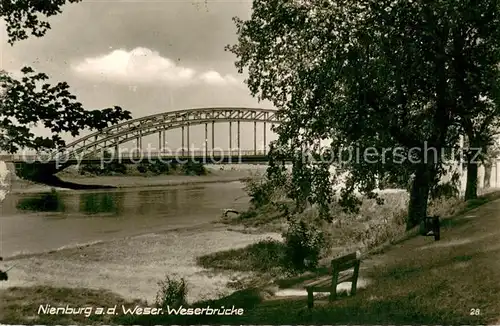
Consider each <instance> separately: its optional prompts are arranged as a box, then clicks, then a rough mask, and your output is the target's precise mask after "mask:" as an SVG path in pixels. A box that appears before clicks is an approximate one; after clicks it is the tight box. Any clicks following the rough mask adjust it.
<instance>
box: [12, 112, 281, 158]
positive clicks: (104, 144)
mask: <svg viewBox="0 0 500 326" xmlns="http://www.w3.org/2000/svg"><path fill="white" fill-rule="evenodd" d="M276 112H277V111H276V110H270V109H262V108H245V107H214V108H195V109H184V110H178V111H172V112H165V113H159V114H154V115H149V116H145V117H141V118H136V119H131V120H128V121H125V122H122V123H119V124H116V125H113V126H110V127H107V128H105V129H103V130H101V131H98V132H94V133H92V134H90V135H87V136H84V137H81V138H79V139H77V140H75V141H73V142H71V143H69V144H67V145H66V146H65V147H64V148H59V149H58V150H56V151H54V152H52V153H51V154H50V158H51V159H50V160H58V159H61V158H62V157H64V161H73V160H77V159H78V158H79V159H80V161H81V160H82V158H88V159H90V158H92V157H93V158H95V157H96V155H97V154H99V153H101V154H102V153H103V151H105V150H107V149H110V148H114V149H115V151H116V152H118V150H119V145H120V144H124V143H128V142H130V141H133V140H136V142H137V148H139V149H142V138H143V137H146V136H148V135H151V134H158V145H159V146H158V149H159V150H160V152H159V153H160V154H158V155H161V153H163V150H164V149H165V145H166V143H167V139H166V131H167V130H172V129H181V132H182V146H181V151H182V154H181V155H182V156H189V157H192V156H196V157H207V156H209V155H214V148H215V124H218V123H229V149H230V151H229V153H221V152H218V154H217V155H219V156H220V155H223V156H232V155H235V154H237V155H238V156H239V157H241V156H254V157H257V156H260V157H261V158H262V159H263V160H264V159H265V156H266V155H267V150H266V148H267V139H266V137H267V135H266V132H267V131H266V124H271V125H275V124H279V123H280V121H279V120H278V118H277V115H276ZM242 122H250V123H252V122H253V149H251V150H245V151H242V150H241V146H240V145H241V129H240V128H241V127H240V125H241V123H242ZM257 123H262V124H264V131H263V138H264V148H263V150H258V149H257ZM233 124H236V128H237V137H236V141H237V145H236V148H237V150H236V152H235V151H234V150H233V149H232V148H233V139H232V130H233V129H232V128H233ZM194 125H205V138H204V141H205V146H204V150H203V151H201V152H200V151H197V152H196V153H195V152H193V151H190V148H186V146H185V145H186V142H187V144H188V146H189V144H190V131H189V128H190V126H194ZM209 125H211V127H210V128H209ZM209 129H210V130H211V149H210V148H209V143H208V142H209ZM149 154H150V155H151V153H149ZM123 158H124V157H121V159H123ZM19 159H21V158H18V157H14V158H13V159H12V161H19ZM22 159H23V160H24V161H26V160H27V158H26V157H22ZM125 159H126V158H125ZM31 160H36V158H35V157H33V158H31ZM50 160H49V161H50ZM44 161H48V160H47V159H45V160H44Z"/></svg>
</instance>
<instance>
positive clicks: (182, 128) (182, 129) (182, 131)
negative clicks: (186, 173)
mask: <svg viewBox="0 0 500 326" xmlns="http://www.w3.org/2000/svg"><path fill="white" fill-rule="evenodd" d="M181 133H182V140H181V142H182V145H181V151H182V156H184V126H182V127H181Z"/></svg>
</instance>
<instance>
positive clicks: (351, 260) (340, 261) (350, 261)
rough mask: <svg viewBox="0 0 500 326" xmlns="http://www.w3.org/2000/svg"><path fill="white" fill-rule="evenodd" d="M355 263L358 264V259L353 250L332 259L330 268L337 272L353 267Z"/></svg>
mask: <svg viewBox="0 0 500 326" xmlns="http://www.w3.org/2000/svg"><path fill="white" fill-rule="evenodd" d="M356 265H359V259H358V258H357V256H356V253H355V252H353V253H352V254H348V255H345V256H342V257H339V258H336V259H333V260H332V270H334V271H335V270H336V271H338V272H341V271H345V270H347V269H350V268H353V267H355V266H356Z"/></svg>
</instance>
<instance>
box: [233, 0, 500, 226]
mask: <svg viewBox="0 0 500 326" xmlns="http://www.w3.org/2000/svg"><path fill="white" fill-rule="evenodd" d="M498 17H499V8H498V4H497V2H496V1H493V0H492V1H482V2H481V3H477V2H473V1H458V0H440V1H433V2H421V1H407V0H338V1H333V0H332V1H328V0H315V1H311V0H302V1H294V0H254V1H253V13H252V16H251V18H250V19H249V20H246V21H243V20H241V19H238V18H235V22H236V26H237V33H238V43H237V44H236V45H233V46H229V47H228V50H230V51H231V52H233V53H235V54H236V55H237V57H238V61H237V62H236V66H237V68H239V71H240V72H243V71H244V70H245V69H246V70H248V74H249V77H248V79H247V84H248V86H249V88H250V90H251V92H252V94H253V95H256V96H258V98H259V99H260V100H262V99H266V100H270V101H271V102H273V104H274V105H275V106H276V107H277V108H278V109H279V110H280V111H279V113H280V116H281V120H282V124H281V125H280V126H278V127H277V129H276V131H277V132H278V134H279V139H278V141H277V142H276V143H275V144H274V146H273V149H272V151H271V155H273V156H274V157H275V159H274V160H273V162H274V163H279V162H280V160H281V158H283V156H293V157H295V158H296V160H295V163H294V167H293V172H292V179H293V182H292V186H291V187H290V192H289V195H290V197H292V198H294V199H295V200H296V202H297V204H298V205H299V206H301V207H303V206H304V203H307V202H309V203H312V204H314V203H316V204H318V205H319V206H320V208H321V210H320V211H321V213H322V215H323V217H325V218H329V215H328V211H329V205H330V203H331V202H332V200H333V196H332V193H331V188H332V183H333V182H335V180H334V178H331V177H329V176H330V173H329V171H328V170H329V169H330V168H331V166H332V165H334V166H337V167H338V166H339V165H340V164H339V163H340V162H339V160H338V159H337V160H335V159H336V158H334V159H333V163H336V164H331V162H332V160H330V162H327V163H321V164H312V163H311V162H308V161H305V162H304V160H303V155H302V154H300V153H298V152H299V151H303V150H304V149H308V150H309V151H311V152H312V155H313V156H318V155H319V154H320V153H321V152H323V151H324V148H323V146H322V142H323V143H324V142H325V141H327V142H329V148H330V152H331V153H333V154H334V155H337V154H338V153H342V156H343V155H347V154H348V153H347V152H346V150H345V148H348V147H349V146H352V147H353V148H357V149H358V150H359V152H360V153H361V157H359V155H358V157H354V159H351V160H349V161H348V162H347V163H346V162H344V163H343V164H341V165H343V166H342V167H343V168H344V169H348V170H349V171H350V172H351V176H350V177H349V178H348V180H347V183H346V186H345V188H344V189H343V191H342V192H341V195H342V196H341V197H340V198H341V200H340V201H341V204H343V205H344V206H345V207H347V208H351V209H355V208H356V205H357V204H359V200H357V199H356V197H355V196H354V195H353V192H354V189H355V186H356V185H357V186H359V187H360V188H361V190H362V192H363V193H365V194H366V195H368V196H370V197H374V196H375V195H374V194H373V190H374V188H375V187H376V182H375V179H376V176H378V175H380V174H385V173H390V174H392V175H398V174H399V175H404V176H409V175H411V174H412V175H414V180H415V181H414V182H413V186H412V191H411V199H410V212H409V215H410V216H409V221H410V225H409V226H413V225H415V224H416V223H418V221H419V219H420V218H421V217H422V216H424V215H425V214H426V210H427V198H428V194H429V192H430V191H431V189H432V187H433V186H434V185H436V184H437V180H438V179H439V175H440V174H443V173H444V172H445V167H446V166H445V164H444V162H443V160H442V156H441V155H437V158H435V159H434V158H433V155H427V154H425V152H424V149H425V148H426V147H427V148H435V149H436V150H437V152H438V153H440V152H441V150H448V151H449V150H450V148H451V147H453V146H454V145H455V144H456V143H457V139H458V135H459V133H460V132H462V130H463V124H462V122H463V118H464V117H475V116H476V115H477V113H478V111H476V110H477V109H476V107H475V106H474V105H472V104H471V103H474V104H477V103H478V101H479V100H477V99H478V98H479V95H483V96H486V97H488V98H489V99H490V100H492V101H497V96H496V94H498V92H497V91H498V83H496V84H495V83H493V81H497V80H498V76H499V74H498V67H497V63H498V62H499V61H500V60H499V59H500V56H499V51H498V50H499V45H500V42H499V40H500V24H499V21H498ZM464 76H465V77H464ZM467 89H468V90H471V93H472V95H471V97H472V99H474V100H475V101H473V102H471V101H469V100H470V99H469V98H466V97H465V95H466V90H467ZM369 147H372V148H374V149H375V150H377V153H378V155H376V158H375V159H374V158H373V155H372V159H367V158H366V155H364V153H366V150H367V149H368V148H369ZM395 148H398V150H399V152H400V153H399V154H400V155H399V156H398V155H396V153H395V151H394V149H395ZM415 148H417V149H420V151H418V150H414V149H415ZM384 149H393V151H389V152H387V153H385V155H382V156H381V153H382V151H383V150H384ZM372 153H373V151H372ZM398 157H404V158H405V159H404V160H402V161H401V160H398ZM426 157H427V158H426ZM323 162H324V160H323ZM280 171H283V169H282V168H279V167H271V168H270V170H269V173H270V175H271V176H273V175H274V176H275V177H276V175H279V174H280Z"/></svg>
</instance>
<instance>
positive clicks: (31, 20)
mask: <svg viewBox="0 0 500 326" xmlns="http://www.w3.org/2000/svg"><path fill="white" fill-rule="evenodd" d="M81 1H82V0H68V1H66V0H43V1H42V0H2V2H0V17H2V18H3V19H4V20H5V23H6V25H7V37H8V39H7V41H8V42H9V44H11V45H13V44H14V43H15V42H17V41H21V40H25V39H27V38H28V34H31V35H33V36H35V37H42V36H44V35H45V33H46V32H47V31H48V30H49V29H50V28H51V26H50V23H49V22H48V21H46V20H40V19H39V18H40V16H45V17H51V16H54V15H57V14H60V13H61V7H62V6H63V5H64V4H66V2H69V3H77V2H81Z"/></svg>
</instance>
